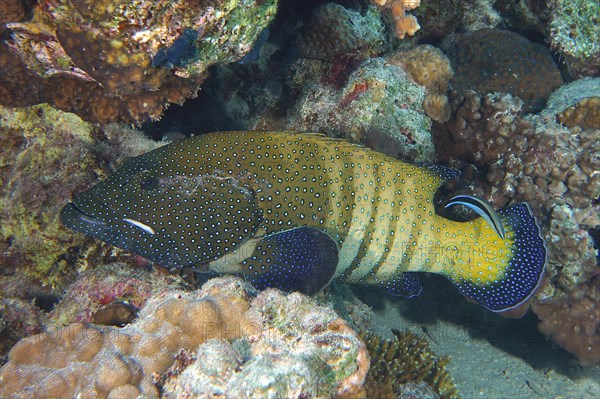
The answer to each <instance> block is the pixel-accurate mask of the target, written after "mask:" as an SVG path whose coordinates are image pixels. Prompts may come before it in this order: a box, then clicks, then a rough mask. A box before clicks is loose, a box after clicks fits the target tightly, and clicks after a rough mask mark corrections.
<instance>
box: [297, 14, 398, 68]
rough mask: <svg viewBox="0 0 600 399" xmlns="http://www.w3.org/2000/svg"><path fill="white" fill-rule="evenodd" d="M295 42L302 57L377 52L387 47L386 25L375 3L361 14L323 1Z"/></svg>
mask: <svg viewBox="0 0 600 399" xmlns="http://www.w3.org/2000/svg"><path fill="white" fill-rule="evenodd" d="M298 46H299V49H300V54H301V55H302V56H303V57H305V58H315V59H324V60H327V59H331V58H333V57H334V56H336V55H339V54H344V53H349V52H355V53H364V54H365V56H366V57H369V56H373V55H378V54H380V53H382V52H383V51H384V50H385V48H386V47H387V40H386V37H385V26H384V25H383V22H382V21H381V19H380V17H379V13H378V12H377V9H376V8H375V7H369V8H368V10H367V12H366V14H365V15H361V14H360V13H359V12H357V11H353V10H350V9H347V8H344V7H343V6H341V5H339V4H335V3H325V4H323V5H321V6H319V7H317V8H316V9H315V10H314V12H313V14H312V16H311V18H310V20H309V21H308V22H307V24H306V25H305V26H304V28H303V32H302V35H301V36H300V38H299V41H298ZM366 57H365V58H366Z"/></svg>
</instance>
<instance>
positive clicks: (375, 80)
mask: <svg viewBox="0 0 600 399" xmlns="http://www.w3.org/2000/svg"><path fill="white" fill-rule="evenodd" d="M321 66H322V65H321ZM307 68H308V69H310V70H311V72H313V73H318V72H319V71H321V73H323V74H324V75H313V74H312V73H307V72H306V70H307ZM325 76H328V77H329V76H330V75H329V71H328V68H327V67H324V68H319V66H318V65H315V64H314V63H306V62H302V64H301V65H299V66H298V67H297V68H296V74H295V76H292V77H291V78H290V80H291V86H292V87H298V88H299V90H301V93H300V95H299V98H298V100H297V101H296V103H295V105H294V106H293V107H291V108H290V110H289V111H288V115H287V116H286V117H285V119H284V120H285V122H284V123H283V125H284V126H286V127H287V128H288V129H298V130H301V131H321V132H324V133H327V134H330V135H333V136H340V135H345V136H346V137H347V138H348V139H350V140H353V141H362V142H364V143H366V144H367V145H370V146H373V148H374V149H376V150H378V151H381V152H384V153H386V154H389V155H393V156H399V157H401V158H403V159H405V160H412V161H416V162H431V161H432V159H433V142H432V139H431V133H430V131H429V129H430V126H431V120H430V119H429V118H428V117H427V115H425V113H424V112H423V109H422V104H423V101H424V99H425V88H423V87H422V86H419V85H417V84H415V83H413V82H412V81H411V80H410V79H409V77H408V75H407V74H406V72H405V71H404V70H403V69H402V68H400V67H397V66H395V65H391V64H389V63H388V62H386V61H385V60H384V59H383V58H372V59H369V60H367V61H365V62H363V63H362V64H360V66H358V68H356V69H355V70H354V71H353V72H352V73H351V74H350V75H349V77H348V79H347V80H346V83H345V85H344V86H343V87H342V88H341V89H337V88H336V87H335V86H333V85H331V84H329V83H328V82H327V79H326V78H325ZM265 118H268V115H260V116H259V117H258V118H257V121H256V122H254V123H253V126H255V127H258V126H265V125H269V124H270V122H271V120H270V119H266V120H265Z"/></svg>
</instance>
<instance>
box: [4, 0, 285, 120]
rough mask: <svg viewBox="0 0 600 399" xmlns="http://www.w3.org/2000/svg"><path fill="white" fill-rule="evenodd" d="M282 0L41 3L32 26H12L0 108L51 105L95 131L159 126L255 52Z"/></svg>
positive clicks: (6, 39) (7, 34) (7, 39)
mask: <svg viewBox="0 0 600 399" xmlns="http://www.w3.org/2000/svg"><path fill="white" fill-rule="evenodd" d="M276 7H277V2H276V0H268V1H252V0H247V1H244V2H241V3H235V2H234V3H232V2H220V3H219V4H218V5H217V7H214V5H211V4H205V3H202V2H200V3H194V4H189V3H187V2H184V1H177V2H172V1H168V2H164V1H163V2H160V1H159V2H152V3H148V2H143V1H134V2H125V1H120V0H114V1H105V2H103V3H102V4H96V5H94V7H91V6H88V5H87V3H85V2H84V3H80V2H71V1H62V2H60V3H52V2H51V3H47V4H46V3H40V4H37V5H36V8H35V10H34V14H35V17H34V18H33V19H32V21H31V22H25V23H20V22H12V23H9V24H7V25H6V30H5V32H3V38H2V41H1V42H0V71H1V72H2V73H1V76H2V77H1V78H0V101H2V104H3V105H8V106H26V105H32V104H37V103H40V102H48V103H50V104H51V105H54V106H55V107H57V108H59V109H61V110H65V111H69V112H75V113H77V114H78V115H79V116H81V117H82V118H83V119H86V120H89V121H96V122H109V121H124V122H132V123H140V122H142V121H145V120H148V119H157V118H158V117H159V116H160V115H161V114H162V112H163V110H164V109H165V107H166V106H167V105H168V104H169V103H179V104H180V103H182V102H183V101H184V100H185V99H186V98H188V97H192V96H195V95H196V92H197V90H198V88H199V87H200V84H201V82H202V81H203V80H204V78H205V75H206V69H207V68H208V67H209V66H210V65H213V64H215V63H223V62H231V61H235V60H238V59H240V58H242V57H243V55H244V54H246V53H247V52H249V51H250V49H251V47H252V44H253V43H254V41H255V40H256V38H257V37H258V35H259V34H260V32H261V31H262V30H263V29H264V28H265V27H266V26H267V25H268V23H269V22H270V21H271V20H272V19H273V16H274V14H275V11H276Z"/></svg>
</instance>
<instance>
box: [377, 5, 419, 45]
mask: <svg viewBox="0 0 600 399" xmlns="http://www.w3.org/2000/svg"><path fill="white" fill-rule="evenodd" d="M372 2H373V3H375V4H377V5H378V6H380V7H382V8H389V9H390V12H391V15H392V19H393V20H394V24H395V28H396V36H398V38H399V39H404V38H405V37H406V35H409V36H414V34H415V33H416V32H417V31H418V30H419V29H420V28H421V26H419V23H418V22H417V18H415V16H414V15H410V14H407V13H406V12H407V11H410V10H414V9H415V8H417V7H419V5H420V4H421V0H372Z"/></svg>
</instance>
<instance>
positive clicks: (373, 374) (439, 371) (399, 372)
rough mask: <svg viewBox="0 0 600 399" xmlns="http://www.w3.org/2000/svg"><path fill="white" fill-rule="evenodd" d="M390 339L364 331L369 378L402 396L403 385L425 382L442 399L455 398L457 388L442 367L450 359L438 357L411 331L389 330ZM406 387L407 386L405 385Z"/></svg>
mask: <svg viewBox="0 0 600 399" xmlns="http://www.w3.org/2000/svg"><path fill="white" fill-rule="evenodd" d="M392 332H393V333H394V336H395V337H394V338H393V339H382V338H380V337H378V336H376V335H371V334H364V335H363V339H364V340H365V344H366V345H367V348H368V350H369V354H370V355H371V363H372V365H371V369H370V370H369V375H368V378H369V380H370V381H372V383H373V382H375V383H379V384H383V385H387V386H391V387H392V390H393V392H394V393H395V394H396V395H399V396H400V397H404V396H402V393H403V391H404V390H406V389H407V388H408V387H406V386H405V385H406V384H414V383H420V382H425V383H427V384H428V385H429V386H430V387H431V388H433V389H434V390H435V392H436V394H438V395H439V397H441V398H444V399H449V398H459V397H460V396H459V394H458V390H457V388H456V386H455V385H454V382H453V381H452V377H451V376H450V374H449V373H448V372H447V371H446V369H445V367H446V365H447V364H448V363H449V361H450V358H449V357H447V356H442V357H440V358H438V357H436V355H435V354H434V353H433V352H432V351H431V349H430V348H429V344H428V343H427V341H426V340H425V339H424V338H423V337H420V336H418V335H416V334H413V333H412V332H408V331H407V332H401V331H398V330H392ZM409 389H410V388H409Z"/></svg>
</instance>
